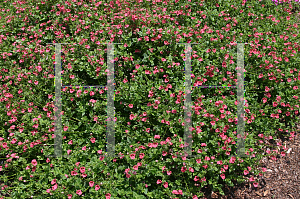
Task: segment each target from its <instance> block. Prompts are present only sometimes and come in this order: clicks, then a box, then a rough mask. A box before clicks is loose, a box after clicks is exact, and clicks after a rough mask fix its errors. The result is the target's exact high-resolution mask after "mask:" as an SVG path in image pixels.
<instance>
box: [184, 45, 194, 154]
mask: <svg viewBox="0 0 300 199" xmlns="http://www.w3.org/2000/svg"><path fill="white" fill-rule="evenodd" d="M191 51H192V47H191V44H190V43H185V57H186V60H185V86H184V87H185V101H184V123H185V125H184V138H183V140H184V148H185V149H186V150H187V151H186V150H184V156H191V155H192V140H193V135H192V111H191V103H192V97H191V90H192V89H191V84H192V80H191Z"/></svg>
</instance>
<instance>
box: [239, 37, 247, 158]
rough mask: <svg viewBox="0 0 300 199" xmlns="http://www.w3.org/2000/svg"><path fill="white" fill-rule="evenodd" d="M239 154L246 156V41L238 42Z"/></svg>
mask: <svg viewBox="0 0 300 199" xmlns="http://www.w3.org/2000/svg"><path fill="white" fill-rule="evenodd" d="M237 80H238V82H237V102H238V105H237V106H238V107H237V109H238V110H237V115H238V125H237V155H238V156H239V157H245V146H244V136H245V121H244V102H245V100H244V95H245V93H244V81H245V80H244V43H238V44H237Z"/></svg>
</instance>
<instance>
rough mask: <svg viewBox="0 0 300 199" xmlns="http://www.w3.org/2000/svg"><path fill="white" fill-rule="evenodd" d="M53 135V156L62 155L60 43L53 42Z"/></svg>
mask: <svg viewBox="0 0 300 199" xmlns="http://www.w3.org/2000/svg"><path fill="white" fill-rule="evenodd" d="M55 69H56V70H55V77H56V78H55V109H54V110H55V116H54V118H55V126H54V128H55V137H54V156H55V157H57V156H60V157H61V156H62V146H61V145H62V136H61V130H62V123H61V110H62V108H61V85H62V84H61V44H60V43H58V44H57V43H56V44H55Z"/></svg>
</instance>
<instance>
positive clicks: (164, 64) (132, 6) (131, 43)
mask: <svg viewBox="0 0 300 199" xmlns="http://www.w3.org/2000/svg"><path fill="white" fill-rule="evenodd" d="M298 5H299V4H297V2H294V1H290V2H288V1H283V2H282V3H279V4H278V5H277V6H275V5H274V2H272V1H267V0H261V1H254V0H252V1H249V0H248V1H229V0H222V1H215V0H209V1H199V2H194V1H180V0H175V1H161V0H160V1H145V0H144V1H142V0H139V1H133V0H128V1H123V0H122V1H118V0H117V1H92V0H91V1H83V0H80V1H79V0H69V1H52V0H49V1H47V0H44V1H5V3H2V4H1V5H0V6H1V7H0V11H1V15H0V16H1V18H0V44H1V48H0V49H1V57H0V67H1V69H0V79H1V87H0V88H1V92H0V103H1V106H0V113H1V118H0V123H1V125H0V133H1V134H0V143H1V145H0V149H1V150H0V154H1V155H0V158H2V160H3V161H4V163H3V164H2V165H1V166H0V173H1V179H0V180H1V193H0V197H2V198H106V199H107V198H126V197H132V198H193V199H195V198H200V197H202V196H203V191H204V187H205V186H208V187H210V188H211V189H212V190H213V191H215V192H219V193H220V194H223V193H224V191H223V189H222V188H223V187H224V185H225V184H226V185H229V186H234V185H235V184H236V183H241V182H244V181H245V180H248V181H250V182H252V183H253V185H254V186H257V185H258V179H257V178H256V177H248V176H249V175H250V174H254V175H256V176H259V175H260V176H261V175H263V173H264V171H265V169H262V170H260V169H258V168H257V162H258V160H260V159H261V158H262V157H264V156H270V157H272V159H274V160H276V157H277V155H281V156H284V155H285V151H286V148H285V147H284V146H283V145H282V143H277V144H278V148H271V149H270V150H267V153H266V154H263V153H262V151H263V149H264V148H265V147H267V146H265V145H264V144H263V143H264V140H270V141H271V140H276V138H277V137H279V136H284V137H287V138H288V139H293V137H294V131H295V129H294V124H295V122H296V120H297V117H296V116H297V115H299V105H298V104H299V101H300V99H299V86H298V85H299V81H300V71H299V70H300V68H299V64H300V57H299V50H300V46H299V35H298V33H297V30H298V26H297V24H296V22H295V21H296V19H295V18H294V16H293V15H291V11H292V9H295V8H297V6H298ZM105 42H111V43H112V42H113V43H122V44H121V45H117V44H116V45H115V46H114V49H115V51H114V56H115V83H116V92H115V99H114V104H115V124H116V125H115V150H116V154H117V155H120V157H117V158H108V157H101V155H103V154H105V151H106V139H105V136H106V121H105V120H106V103H107V102H106V94H107V89H105V88H67V87H65V88H63V89H62V105H63V107H62V109H63V113H62V123H63V132H62V135H63V140H62V153H63V155H67V154H68V155H70V157H69V158H66V157H57V158H55V157H52V158H49V157H46V156H48V155H53V154H54V147H53V143H54V130H55V129H54V121H55V120H54V112H55V110H54V107H55V106H54V91H55V88H54V85H53V78H54V64H55V47H54V45H49V44H48V45H47V43H76V44H78V45H62V51H63V52H62V71H63V72H62V81H63V85H105V84H106V80H107V79H106V75H107V45H106V44H103V43H105ZM176 43H198V44H199V45H193V46H192V58H191V65H192V74H191V77H192V85H193V86H195V88H193V89H192V101H193V112H192V121H193V126H192V132H193V147H192V149H193V154H194V155H198V156H199V157H198V158H185V157H182V153H183V148H184V142H183V134H184V125H185V121H184V117H183V115H184V109H183V106H184V100H185V98H184V96H185V93H184V90H185V87H184V84H185V79H184V76H185V66H184V64H185V62H184V58H185V57H184V55H185V49H184V45H178V44H176ZM237 43H247V44H245V47H244V52H245V53H244V64H245V65H244V68H245V98H246V100H245V105H244V107H245V132H246V135H245V152H246V155H247V157H245V158H238V157H237V158H235V157H231V155H234V154H235V151H236V141H235V140H236V133H237V132H236V125H237V116H236V111H237V98H236V90H235V89H232V88H199V87H198V88H197V87H196V86H201V85H229V84H230V85H235V84H236V81H237V75H238V74H237V72H236V67H237V65H236V64H237V57H236V52H237V45H236V44H237ZM287 126H290V127H287Z"/></svg>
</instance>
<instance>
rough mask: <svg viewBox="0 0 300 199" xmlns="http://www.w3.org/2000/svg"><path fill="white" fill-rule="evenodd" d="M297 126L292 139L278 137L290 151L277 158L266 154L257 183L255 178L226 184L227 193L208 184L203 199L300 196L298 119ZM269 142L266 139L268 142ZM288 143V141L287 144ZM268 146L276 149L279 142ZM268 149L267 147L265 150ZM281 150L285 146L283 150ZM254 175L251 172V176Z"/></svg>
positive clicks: (258, 198) (282, 198) (269, 198)
mask: <svg viewBox="0 0 300 199" xmlns="http://www.w3.org/2000/svg"><path fill="white" fill-rule="evenodd" d="M296 127H297V130H296V132H295V137H294V139H293V140H289V139H285V138H279V139H277V141H279V142H281V143H283V145H284V146H286V148H287V149H290V152H289V153H286V155H285V156H281V155H277V156H276V158H277V160H272V159H271V158H269V157H264V158H263V159H262V160H261V161H260V162H259V163H260V165H259V167H258V168H262V167H264V168H266V169H267V171H266V172H264V173H263V176H256V177H258V179H259V185H258V187H254V186H253V184H252V183H253V182H251V183H249V182H246V183H242V184H240V185H237V184H236V185H235V186H234V187H229V186H225V190H224V193H225V196H222V195H219V194H218V193H214V192H212V191H211V189H210V188H209V187H206V188H204V189H203V191H205V197H203V198H201V199H204V198H206V199H211V198H219V199H237V198H238V199H260V198H266V199H273V198H274V199H298V198H300V186H299V185H300V159H299V152H300V138H299V134H300V123H299V122H298V123H296ZM266 143H267V142H266ZM285 144H286V145H285ZM268 145H269V146H270V147H269V148H270V149H271V150H272V149H276V148H277V142H273V143H269V142H268ZM266 150H267V147H266V149H264V151H266ZM281 151H282V150H281ZM251 176H253V177H255V176H254V175H250V176H249V178H250V177H251Z"/></svg>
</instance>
